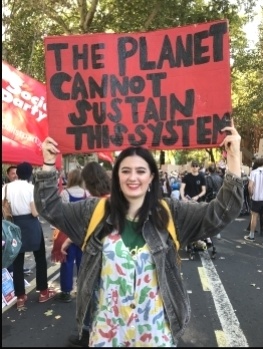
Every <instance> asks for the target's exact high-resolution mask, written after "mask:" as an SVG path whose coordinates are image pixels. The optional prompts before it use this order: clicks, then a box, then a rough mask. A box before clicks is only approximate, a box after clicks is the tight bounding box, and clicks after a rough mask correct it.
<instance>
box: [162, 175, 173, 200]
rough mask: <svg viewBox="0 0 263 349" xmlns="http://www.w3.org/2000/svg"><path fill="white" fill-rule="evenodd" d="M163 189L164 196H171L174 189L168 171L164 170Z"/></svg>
mask: <svg viewBox="0 0 263 349" xmlns="http://www.w3.org/2000/svg"><path fill="white" fill-rule="evenodd" d="M161 190H162V195H163V197H164V198H169V197H170V196H171V192H172V190H171V186H170V181H169V178H168V173H167V172H163V174H162V177H161Z"/></svg>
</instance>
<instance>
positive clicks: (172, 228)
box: [161, 199, 180, 251]
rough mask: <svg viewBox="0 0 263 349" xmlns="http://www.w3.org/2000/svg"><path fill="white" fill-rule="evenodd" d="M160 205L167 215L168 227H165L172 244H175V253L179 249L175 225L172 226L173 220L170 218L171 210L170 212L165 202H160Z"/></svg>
mask: <svg viewBox="0 0 263 349" xmlns="http://www.w3.org/2000/svg"><path fill="white" fill-rule="evenodd" d="M161 203H162V205H163V207H164V208H165V209H166V211H167V213H168V215H169V221H168V225H167V230H168V231H169V233H170V235H171V237H172V239H173V241H174V243H175V246H176V249H177V251H179V248H180V243H179V241H178V239H177V233H176V229H175V225H174V221H173V218H172V214H171V210H170V207H169V206H168V204H167V202H166V201H165V200H163V199H162V200H161Z"/></svg>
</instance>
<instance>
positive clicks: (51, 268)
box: [2, 263, 60, 314]
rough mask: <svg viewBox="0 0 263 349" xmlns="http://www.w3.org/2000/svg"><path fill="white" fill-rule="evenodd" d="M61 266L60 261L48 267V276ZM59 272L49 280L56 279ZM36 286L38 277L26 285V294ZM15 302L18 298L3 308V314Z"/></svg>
mask: <svg viewBox="0 0 263 349" xmlns="http://www.w3.org/2000/svg"><path fill="white" fill-rule="evenodd" d="M59 268H60V263H59V264H55V265H53V266H51V267H50V268H48V270H47V277H48V278H49V276H50V275H52V274H53V273H55V272H56V271H57V270H58V269H59ZM59 274H60V273H58V274H56V275H54V276H53V278H52V279H50V280H48V281H51V282H52V281H54V280H56V279H57V278H58V277H59ZM35 288H36V279H33V280H31V281H30V286H28V287H26V294H28V293H30V292H31V291H33V290H34V289H35ZM15 304H16V299H14V301H13V302H12V303H11V304H9V305H7V306H5V307H4V308H2V314H3V313H4V312H6V311H7V310H8V309H10V308H11V307H12V306H13V305H15Z"/></svg>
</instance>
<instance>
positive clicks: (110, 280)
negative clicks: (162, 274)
mask: <svg viewBox="0 0 263 349" xmlns="http://www.w3.org/2000/svg"><path fill="white" fill-rule="evenodd" d="M102 253H103V261H102V272H101V279H100V285H99V289H98V292H97V294H96V297H97V302H96V311H95V316H94V318H93V323H92V328H91V333H90V343H89V346H90V347H175V345H174V343H173V339H172V335H171V332H170V329H169V323H168V321H167V319H166V317H165V313H164V308H163V302H162V298H161V295H160V292H159V287H158V283H157V274H156V270H155V265H154V263H153V261H152V258H151V255H150V253H149V249H148V247H147V245H146V244H144V246H143V247H141V248H137V247H136V248H134V249H132V250H130V249H129V248H128V247H126V245H125V244H124V242H123V240H122V237H121V235H120V234H119V233H118V232H117V231H114V232H113V233H111V234H110V235H108V236H107V237H105V238H104V239H103V251H102Z"/></svg>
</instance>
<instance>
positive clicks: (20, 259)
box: [7, 162, 56, 311]
mask: <svg viewBox="0 0 263 349" xmlns="http://www.w3.org/2000/svg"><path fill="white" fill-rule="evenodd" d="M32 170H33V168H32V166H31V164H29V163H28V162H23V163H21V164H19V165H17V170H16V173H17V177H18V180H15V181H13V182H11V183H9V184H8V191H7V198H8V200H9V202H10V204H11V209H12V213H13V219H14V223H15V224H16V225H18V226H19V227H20V229H21V235H22V247H21V249H20V252H19V254H18V255H17V257H16V259H15V260H14V262H13V282H14V290H15V296H16V297H17V309H18V310H19V311H20V310H25V309H26V307H25V303H26V300H27V295H26V293H25V283H24V272H23V266H24V258H25V252H32V251H33V254H34V258H35V262H36V290H37V291H40V293H39V299H38V300H39V302H40V303H43V302H46V301H48V300H49V299H51V298H53V297H54V296H55V295H56V292H55V290H53V289H51V288H48V282H47V261H46V249H45V241H44V236H43V231H42V227H41V224H40V223H39V220H38V212H37V210H36V207H35V203H34V196H33V191H34V186H33V184H32V183H29V181H30V178H31V175H32Z"/></svg>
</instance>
